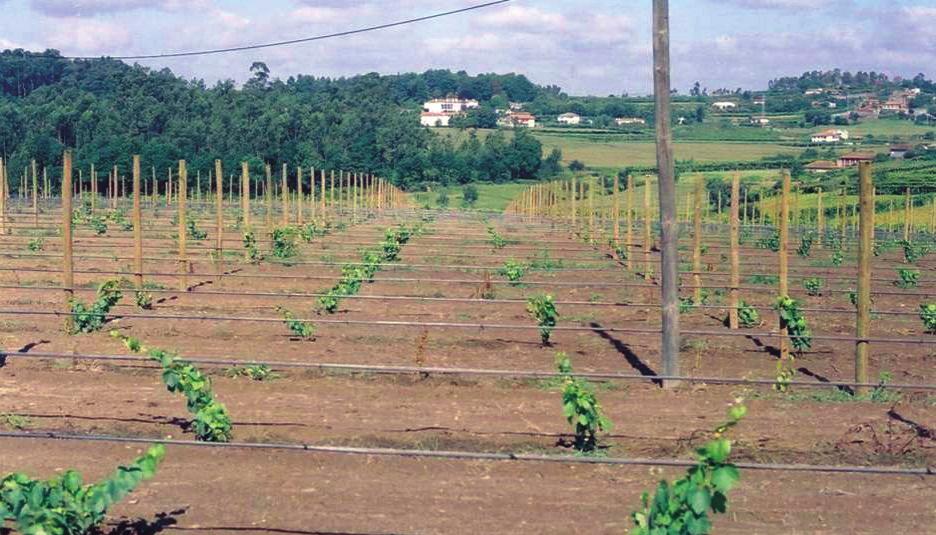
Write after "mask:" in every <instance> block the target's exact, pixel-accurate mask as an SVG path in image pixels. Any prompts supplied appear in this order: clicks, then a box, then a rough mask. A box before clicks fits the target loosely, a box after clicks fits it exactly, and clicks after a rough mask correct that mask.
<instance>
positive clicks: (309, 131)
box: [0, 50, 558, 188]
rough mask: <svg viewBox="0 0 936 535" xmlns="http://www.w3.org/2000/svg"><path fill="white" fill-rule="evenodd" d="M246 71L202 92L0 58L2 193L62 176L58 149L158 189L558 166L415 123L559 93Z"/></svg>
mask: <svg viewBox="0 0 936 535" xmlns="http://www.w3.org/2000/svg"><path fill="white" fill-rule="evenodd" d="M250 71H251V77H250V79H249V80H248V81H247V82H246V83H245V84H243V86H242V87H237V86H236V85H235V84H234V82H233V81H231V80H224V81H220V82H217V83H215V84H213V85H211V86H209V85H208V84H206V83H205V82H204V81H203V80H197V79H196V80H185V79H183V78H181V77H179V76H176V75H175V74H173V73H172V72H171V71H170V70H168V69H162V70H153V69H149V68H146V67H142V66H139V65H128V64H126V63H123V62H121V61H118V60H113V59H107V58H102V59H94V60H67V59H64V58H62V57H61V56H60V55H59V54H58V52H56V51H54V50H48V51H46V52H43V53H31V52H26V51H23V50H6V51H3V52H0V157H2V158H3V159H4V161H5V162H7V164H8V168H9V169H10V171H9V174H10V175H11V180H10V182H11V183H13V184H14V185H15V184H17V183H18V181H17V180H15V177H16V174H17V173H20V172H22V171H21V170H22V169H23V168H24V167H26V166H28V165H29V164H30V161H31V160H32V159H36V160H37V163H38V165H39V166H40V167H49V168H52V169H54V168H56V167H58V166H60V165H61V155H62V152H63V151H64V150H65V149H71V150H72V151H73V158H74V162H75V165H76V166H78V167H79V168H83V169H88V168H89V167H90V165H91V164H94V165H96V166H97V168H98V169H109V168H110V167H111V166H112V165H115V164H116V165H117V166H118V168H119V172H120V173H121V174H129V172H130V170H129V166H130V155H131V154H140V155H141V158H142V160H143V162H144V166H145V167H146V168H147V169H148V168H149V167H151V166H152V167H154V168H155V169H156V170H157V176H158V177H159V178H160V179H161V180H162V179H163V178H164V175H165V174H166V169H167V168H171V167H174V166H176V165H177V161H178V160H179V159H186V160H187V161H188V164H189V165H188V167H189V169H190V172H195V171H199V170H200V171H202V172H203V173H205V174H207V172H208V170H209V169H212V168H213V162H214V160H215V159H216V158H220V159H221V160H222V162H223V165H224V168H225V169H226V170H230V171H231V172H232V173H236V172H238V171H239V169H240V162H242V161H247V162H249V163H250V165H251V169H252V170H253V171H254V172H253V173H252V176H254V177H255V178H256V179H257V180H260V179H261V176H262V170H263V167H264V165H265V164H266V163H270V164H272V165H273V166H274V168H277V167H279V166H280V165H282V164H283V163H285V164H288V165H289V166H290V167H295V166H302V167H303V168H306V169H308V168H311V167H314V168H316V169H342V170H346V171H357V172H368V173H374V174H377V175H380V176H382V177H384V178H386V179H388V180H390V181H391V182H393V183H394V184H396V185H398V186H400V187H403V188H416V187H420V186H422V185H423V184H425V183H428V182H437V183H442V184H446V185H447V184H461V183H468V182H473V181H495V182H502V181H508V180H516V179H533V178H537V177H538V176H542V175H543V173H544V172H547V171H548V172H556V171H557V170H556V166H555V165H553V163H557V162H558V160H557V158H556V157H555V155H554V156H553V160H556V162H551V160H550V159H549V157H547V158H545V159H544V158H543V156H544V155H543V154H542V152H543V151H542V145H541V144H540V142H539V141H538V140H537V139H535V138H534V137H533V136H532V135H530V134H529V133H527V132H523V131H518V132H516V133H515V135H512V136H508V135H505V134H503V133H494V134H492V135H489V136H487V137H484V138H483V139H482V138H481V137H478V136H476V135H469V136H462V137H463V138H464V139H461V140H460V141H457V142H456V141H455V140H453V139H452V138H451V137H449V136H442V135H437V134H434V133H433V132H431V131H430V130H428V129H426V128H425V127H421V126H420V125H419V109H420V107H421V104H422V102H423V101H425V100H427V99H430V98H436V97H443V96H448V95H452V94H455V95H459V96H463V97H465V98H478V99H482V100H485V101H489V100H490V99H492V98H494V97H498V98H503V99H506V100H510V101H514V100H518V101H528V100H532V99H535V98H536V96H537V95H538V94H540V93H542V92H550V91H556V90H557V89H558V88H544V87H540V86H537V85H535V84H533V83H532V82H530V81H529V80H527V79H526V77H524V76H522V75H516V74H504V75H499V74H481V75H478V76H469V75H468V74H466V73H464V72H450V71H446V70H432V71H426V72H424V73H409V74H400V75H390V76H381V75H378V74H375V73H371V74H365V75H360V76H354V77H349V78H326V77H316V76H311V75H300V76H294V77H289V78H288V79H286V80H280V79H276V78H272V77H271V76H270V72H269V69H268V68H267V67H266V65H264V64H263V63H255V64H253V65H252V66H251V68H250ZM102 174H103V173H102ZM52 175H53V176H54V177H56V178H57V173H52ZM101 180H104V178H103V177H102V178H101Z"/></svg>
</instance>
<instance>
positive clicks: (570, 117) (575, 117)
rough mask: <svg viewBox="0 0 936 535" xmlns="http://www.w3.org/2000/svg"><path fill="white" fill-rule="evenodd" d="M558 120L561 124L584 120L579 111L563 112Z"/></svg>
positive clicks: (577, 122)
mask: <svg viewBox="0 0 936 535" xmlns="http://www.w3.org/2000/svg"><path fill="white" fill-rule="evenodd" d="M556 121H558V122H559V123H560V124H579V123H581V122H582V118H581V117H580V116H579V114H577V113H571V112H570V113H563V114H562V115H560V116H559V117H556Z"/></svg>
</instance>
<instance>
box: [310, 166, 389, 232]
mask: <svg viewBox="0 0 936 535" xmlns="http://www.w3.org/2000/svg"><path fill="white" fill-rule="evenodd" d="M319 180H320V184H319V186H320V187H319V195H320V196H321V199H320V202H321V204H320V205H319V208H320V210H319V213H320V217H321V218H322V221H325V219H326V215H325V170H324V169H321V170H319ZM378 208H379V207H378Z"/></svg>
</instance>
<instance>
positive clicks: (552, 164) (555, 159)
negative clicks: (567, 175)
mask: <svg viewBox="0 0 936 535" xmlns="http://www.w3.org/2000/svg"><path fill="white" fill-rule="evenodd" d="M561 172H562V151H561V150H559V149H558V148H553V150H552V151H550V152H549V156H547V157H546V159H544V160H543V165H541V166H540V172H539V174H540V177H542V178H552V177H554V176H556V175H558V174H559V173H561Z"/></svg>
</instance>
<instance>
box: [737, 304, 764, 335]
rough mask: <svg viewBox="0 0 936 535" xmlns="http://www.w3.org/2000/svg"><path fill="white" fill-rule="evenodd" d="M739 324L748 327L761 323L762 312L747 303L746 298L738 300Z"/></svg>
mask: <svg viewBox="0 0 936 535" xmlns="http://www.w3.org/2000/svg"><path fill="white" fill-rule="evenodd" d="M738 324H739V325H740V326H741V327H744V328H746V329H750V328H751V327H756V326H758V325H760V314H758V313H757V309H756V308H754V307H752V306H751V305H749V304H747V303H745V302H744V300H739V301H738Z"/></svg>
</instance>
